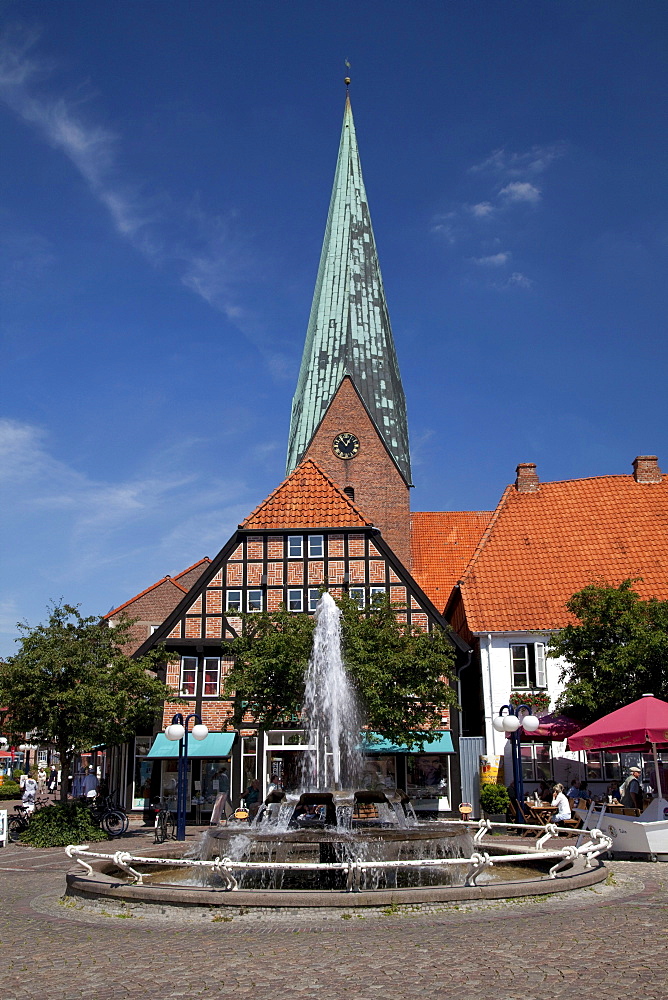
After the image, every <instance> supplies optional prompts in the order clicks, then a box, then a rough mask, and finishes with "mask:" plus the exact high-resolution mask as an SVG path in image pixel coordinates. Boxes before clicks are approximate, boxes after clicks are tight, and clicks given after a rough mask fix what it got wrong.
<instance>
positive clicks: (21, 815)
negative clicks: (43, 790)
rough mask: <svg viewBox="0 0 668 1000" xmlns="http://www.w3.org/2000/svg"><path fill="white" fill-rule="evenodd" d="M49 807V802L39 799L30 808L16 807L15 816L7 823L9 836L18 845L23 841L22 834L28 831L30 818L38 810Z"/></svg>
mask: <svg viewBox="0 0 668 1000" xmlns="http://www.w3.org/2000/svg"><path fill="white" fill-rule="evenodd" d="M47 805H49V800H48V799H46V798H40V797H38V798H37V799H35V802H34V803H32V804H31V805H30V806H27V805H23V804H22V803H21V804H19V805H17V806H14V815H13V816H10V817H9V820H8V821H7V836H8V837H9V839H10V840H11V841H12V843H13V844H16V843H17V842H18V841H19V840H20V839H21V834H22V833H23V831H24V830H27V829H28V826H29V825H30V818H31V816H32V815H33V813H34V812H35V811H36V810H37V809H41V808H42V807H43V806H47Z"/></svg>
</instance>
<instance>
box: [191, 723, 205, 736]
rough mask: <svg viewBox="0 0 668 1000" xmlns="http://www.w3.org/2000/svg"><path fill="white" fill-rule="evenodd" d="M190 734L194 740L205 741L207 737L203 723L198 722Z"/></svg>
mask: <svg viewBox="0 0 668 1000" xmlns="http://www.w3.org/2000/svg"><path fill="white" fill-rule="evenodd" d="M192 734H193V736H194V737H195V739H196V740H205V739H206V738H207V736H208V735H209V730H208V727H207V726H205V725H204V723H203V722H199V723H198V724H197V725H196V726H193V728H192Z"/></svg>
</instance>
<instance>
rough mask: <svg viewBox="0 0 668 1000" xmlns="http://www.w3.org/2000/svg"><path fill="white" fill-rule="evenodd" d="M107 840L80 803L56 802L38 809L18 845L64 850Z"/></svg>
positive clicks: (105, 835) (86, 809) (88, 810)
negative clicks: (71, 846) (69, 845)
mask: <svg viewBox="0 0 668 1000" xmlns="http://www.w3.org/2000/svg"><path fill="white" fill-rule="evenodd" d="M108 839H109V838H108V837H107V834H106V833H104V832H103V831H102V830H100V828H99V827H98V826H96V824H95V823H94V822H93V819H92V817H91V814H90V809H88V808H87V806H85V805H83V804H82V803H80V802H67V803H65V802H58V803H57V804H56V805H53V806H45V807H44V809H39V810H38V811H37V812H36V813H33V816H32V819H31V820H30V823H29V825H28V827H27V829H25V830H24V831H23V833H22V834H21V841H22V842H23V843H24V844H31V845H32V846H33V847H66V846H67V845H68V844H87V843H90V842H91V841H96V840H108Z"/></svg>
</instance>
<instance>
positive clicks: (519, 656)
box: [510, 642, 547, 688]
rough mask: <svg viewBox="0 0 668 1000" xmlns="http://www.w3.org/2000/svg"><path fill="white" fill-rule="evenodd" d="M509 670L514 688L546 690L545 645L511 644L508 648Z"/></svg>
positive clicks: (534, 643) (541, 643) (538, 643)
mask: <svg viewBox="0 0 668 1000" xmlns="http://www.w3.org/2000/svg"><path fill="white" fill-rule="evenodd" d="M510 669H511V674H512V686H513V687H514V688H546V687H547V670H546V668H545V643H544V642H522V643H513V644H512V645H511V646H510Z"/></svg>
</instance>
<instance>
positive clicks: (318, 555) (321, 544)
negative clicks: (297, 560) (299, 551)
mask: <svg viewBox="0 0 668 1000" xmlns="http://www.w3.org/2000/svg"><path fill="white" fill-rule="evenodd" d="M316 548H319V549H320V551H319V552H315V551H314V549H316ZM308 557H309V559H324V558H325V536H324V535H309V536H308Z"/></svg>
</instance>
